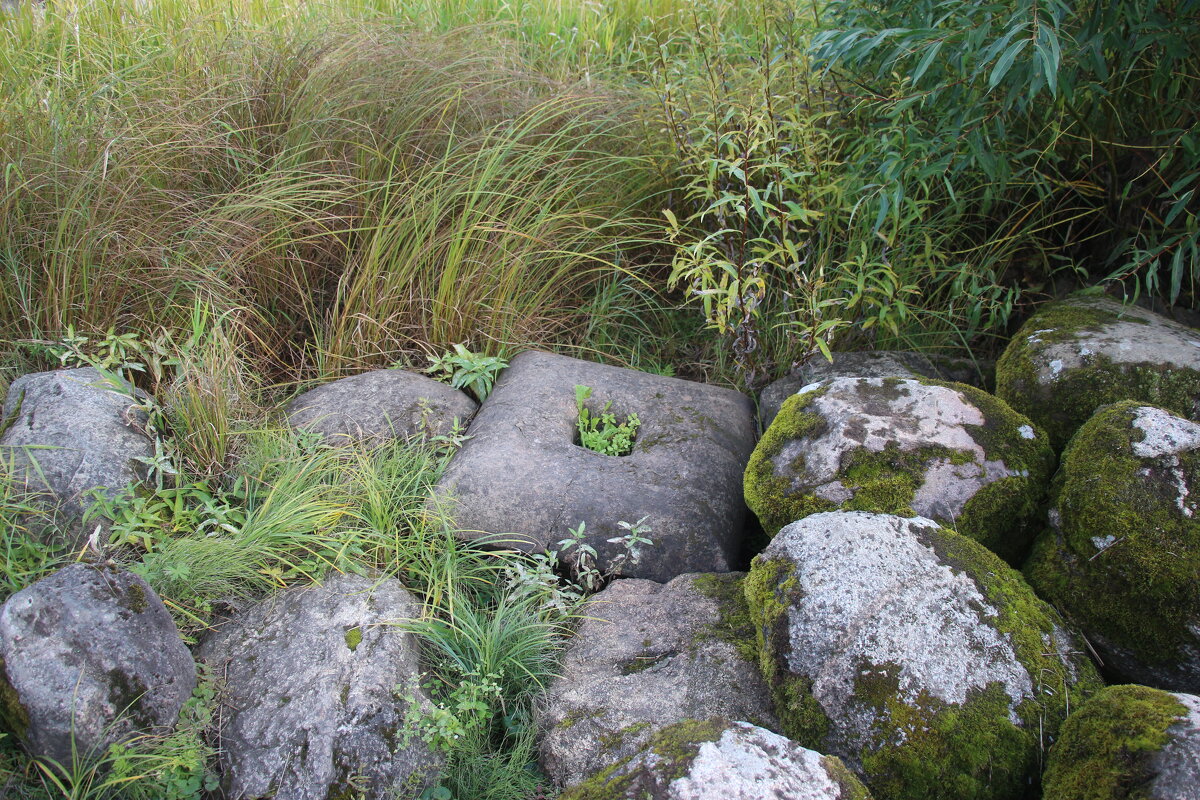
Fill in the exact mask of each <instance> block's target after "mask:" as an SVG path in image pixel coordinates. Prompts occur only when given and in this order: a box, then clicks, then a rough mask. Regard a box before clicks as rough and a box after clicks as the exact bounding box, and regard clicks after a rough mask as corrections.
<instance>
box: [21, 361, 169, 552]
mask: <svg viewBox="0 0 1200 800" xmlns="http://www.w3.org/2000/svg"><path fill="white" fill-rule="evenodd" d="M134 396H135V391H134V389H133V387H131V386H130V385H129V384H128V383H126V382H125V381H123V380H120V379H119V378H118V379H115V382H114V381H110V380H109V379H108V378H106V377H105V376H104V375H103V374H102V373H101V372H100V371H99V370H97V369H94V368H92V367H81V368H79V369H62V370H54V371H52V372H38V373H33V374H29V375H23V376H21V377H20V378H17V379H16V380H15V381H13V382H12V385H11V386H10V387H9V389H8V395H7V397H5V400H4V425H5V426H7V427H4V428H3V434H2V435H0V458H2V459H3V461H4V462H5V463H9V462H11V466H12V469H13V471H14V473H15V475H16V476H17V478H18V479H19V480H21V481H23V482H24V484H25V485H26V486H27V487H28V489H29V490H30V491H31V492H34V493H41V494H43V496H44V499H45V500H46V502H47V504H48V505H50V506H52V507H53V508H54V509H55V510H56V511H57V513H58V515H59V521H60V523H61V526H60V527H61V528H62V530H63V531H64V532H65V533H67V534H68V535H69V536H70V537H71V538H72V544H75V545H77V544H79V543H80V542H82V540H83V539H85V538H86V537H87V535H88V534H90V533H91V532H92V530H87V531H85V530H83V517H84V514H85V512H86V511H87V510H88V508H89V507H90V506H91V501H90V500H89V498H88V497H87V493H88V492H89V490H91V489H98V488H99V489H103V490H104V493H105V494H106V495H108V496H109V497H116V496H117V495H119V494H121V493H123V492H124V490H125V489H126V488H127V487H128V486H129V485H130V484H135V483H137V482H139V481H140V480H141V479H142V478H143V477H144V476H145V474H146V462H147V461H150V460H152V459H153V457H154V442H153V441H152V440H151V439H150V437H149V436H147V435H146V433H145V427H146V423H147V417H146V414H145V412H144V411H143V410H141V408H139V402H140V401H139V400H136V399H134ZM143 459H144V460H143ZM97 524H98V525H100V526H101V529H102V530H106V529H107V526H108V523H107V521H106V520H97V521H96V522H95V523H92V524H91V525H89V526H88V527H89V528H92V527H93V526H94V525H97Z"/></svg>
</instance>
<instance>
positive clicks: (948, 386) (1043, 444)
mask: <svg viewBox="0 0 1200 800" xmlns="http://www.w3.org/2000/svg"><path fill="white" fill-rule="evenodd" d="M1053 467H1054V453H1053V451H1052V450H1051V449H1050V446H1049V441H1048V439H1047V438H1046V436H1045V434H1043V433H1041V432H1040V431H1039V430H1038V429H1037V428H1036V427H1035V426H1034V425H1033V424H1032V423H1031V422H1030V421H1029V420H1028V419H1027V418H1026V417H1023V416H1021V415H1020V414H1017V413H1016V412H1014V411H1013V410H1012V409H1011V408H1009V407H1008V405H1007V404H1005V403H1004V402H1003V401H1001V400H999V399H997V398H996V397H993V396H992V395H989V394H987V393H986V392H984V391H982V390H980V389H976V388H975V387H973V386H967V385H966V384H961V383H949V382H946V381H935V380H927V379H910V378H831V379H828V380H825V381H821V382H820V383H817V384H813V385H811V386H808V387H805V391H802V392H800V393H798V394H795V395H793V396H791V397H789V398H788V399H787V400H786V401H784V404H783V407H782V409H781V410H780V412H779V414H778V415H777V416H776V417H775V421H774V422H773V423H772V424H771V427H770V428H768V429H767V432H766V433H765V434H764V435H763V437H762V440H761V441H760V442H759V443H758V446H757V447H756V448H755V450H754V453H753V454H752V455H751V457H750V462H749V464H748V466H747V468H746V474H745V481H744V490H745V495H746V503H747V505H749V507H750V509H751V510H752V511H753V512H754V513H755V514H757V515H758V518H759V520H760V521H761V522H762V524H763V528H764V529H765V530H766V531H767V532H768V534H772V535H773V534H774V533H775V532H776V531H778V530H779V529H780V528H782V527H783V526H784V525H787V524H788V523H790V522H794V521H796V520H799V519H803V518H804V517H806V516H808V515H809V514H814V513H819V512H822V511H832V510H835V509H841V510H847V511H876V512H882V513H890V514H899V515H902V516H914V515H921V516H924V517H928V518H930V519H933V520H935V521H937V522H939V523H941V524H944V525H947V526H950V527H953V528H954V529H955V530H956V531H958V532H959V533H961V534H963V535H965V536H968V537H970V538H972V539H975V540H977V541H979V542H980V543H982V544H983V545H984V546H985V547H988V548H989V549H991V550H992V551H994V552H996V553H998V554H999V555H1000V556H1001V557H1002V558H1004V559H1006V560H1008V561H1009V562H1010V563H1013V564H1016V563H1019V562H1020V560H1021V559H1023V558H1024V557H1025V555H1026V553H1027V552H1028V548H1029V543H1030V541H1031V540H1032V538H1033V534H1034V533H1035V531H1034V530H1033V528H1032V525H1031V522H1032V520H1034V519H1037V518H1038V517H1039V516H1040V511H1041V501H1042V498H1043V495H1044V492H1045V487H1046V485H1047V483H1048V482H1049V477H1050V473H1051V471H1052V469H1053Z"/></svg>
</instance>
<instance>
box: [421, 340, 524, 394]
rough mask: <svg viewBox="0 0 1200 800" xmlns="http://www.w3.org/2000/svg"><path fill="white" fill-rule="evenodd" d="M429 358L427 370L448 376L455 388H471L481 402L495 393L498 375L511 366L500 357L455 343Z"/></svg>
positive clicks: (440, 375)
mask: <svg viewBox="0 0 1200 800" xmlns="http://www.w3.org/2000/svg"><path fill="white" fill-rule="evenodd" d="M429 361H430V362H431V363H430V365H429V368H428V369H426V370H425V371H426V372H427V373H432V374H433V375H435V376H437V377H439V378H444V379H445V380H446V382H447V383H449V384H450V385H451V386H453V387H454V388H455V389H469V390H470V392H471V394H473V395H475V399H476V400H478V401H479V402H481V403H482V402H483V401H484V400H486V399H487V396H488V395H489V394H491V393H492V386H493V384H495V382H496V376H497V375H498V374H500V371H501V370H503V369H504V368H505V367H507V366H508V361H506V360H505V359H503V358H501V357H500V356H489V355H485V354H484V353H473V352H471V351H470V350H468V349H467V348H466V347H465V346H464V345H461V344H456V345H454V350H453V351H452V352H447V353H442V354H441V355H440V356H429Z"/></svg>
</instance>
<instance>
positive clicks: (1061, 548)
mask: <svg viewBox="0 0 1200 800" xmlns="http://www.w3.org/2000/svg"><path fill="white" fill-rule="evenodd" d="M1197 489H1200V425H1198V424H1196V423H1194V422H1190V421H1188V420H1185V419H1183V418H1181V417H1177V416H1175V415H1174V414H1170V413H1168V412H1166V411H1164V410H1162V409H1159V408H1155V407H1153V406H1146V405H1141V404H1139V403H1136V402H1124V403H1116V404H1113V405H1111V406H1108V407H1106V408H1103V409H1101V410H1100V411H1098V412H1097V413H1096V415H1095V416H1094V417H1093V418H1092V419H1090V420H1088V422H1087V423H1086V424H1085V425H1084V426H1083V427H1082V428H1080V429H1079V432H1078V433H1077V434H1076V435H1075V437H1074V438H1073V439H1072V440H1071V443H1070V444H1069V445H1068V446H1067V449H1066V451H1065V452H1064V453H1063V461H1062V468H1061V469H1060V470H1059V472H1058V475H1057V476H1056V477H1055V480H1054V484H1053V486H1052V488H1051V502H1052V508H1051V510H1050V515H1049V516H1050V528H1049V529H1048V530H1047V531H1045V532H1044V533H1043V534H1042V536H1041V537H1039V539H1038V541H1037V544H1036V545H1035V547H1034V550H1033V553H1032V555H1031V556H1030V558H1029V561H1028V562H1027V563H1026V565H1025V573H1026V575H1027V576H1028V577H1029V582H1030V583H1031V584H1032V585H1033V587H1034V589H1036V590H1037V591H1038V593H1039V594H1040V595H1041V596H1042V597H1044V598H1046V599H1047V600H1049V601H1050V602H1052V603H1054V604H1055V606H1056V607H1057V608H1058V609H1059V610H1060V611H1062V612H1063V613H1064V614H1065V615H1066V616H1067V617H1068V618H1070V619H1071V620H1072V621H1073V622H1074V623H1075V624H1077V625H1078V626H1079V628H1080V629H1081V631H1082V632H1083V634H1084V635H1085V636H1086V637H1087V638H1088V641H1089V642H1090V643H1091V644H1092V645H1093V646H1094V647H1095V648H1096V650H1097V651H1098V652H1099V653H1100V656H1101V658H1102V659H1103V662H1104V666H1105V667H1106V668H1107V669H1109V670H1111V671H1112V672H1113V673H1114V674H1116V675H1118V676H1119V677H1121V678H1122V679H1124V680H1132V681H1137V682H1139V683H1145V684H1148V685H1151V686H1156V687H1158V688H1160V689H1173V690H1178V691H1184V692H1200V519H1198V518H1197V517H1196V513H1197V506H1198V501H1197V496H1196V494H1195V492H1196V490H1197Z"/></svg>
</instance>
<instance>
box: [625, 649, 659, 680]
mask: <svg viewBox="0 0 1200 800" xmlns="http://www.w3.org/2000/svg"><path fill="white" fill-rule="evenodd" d="M671 655H672V654H671V653H652V654H649V655H644V656H634V657H633V658H630V659H628V660H626V661H623V662H621V663H620V664H619V665H618V668H619V669H620V670H621V674H622V675H636V674H637V673H639V672H645V671H646V670H648V669H650V668H651V667H653V666H656V665H658V664H661V663H662V662H664V661H666V660H667V659H668V658H670V657H671Z"/></svg>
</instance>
